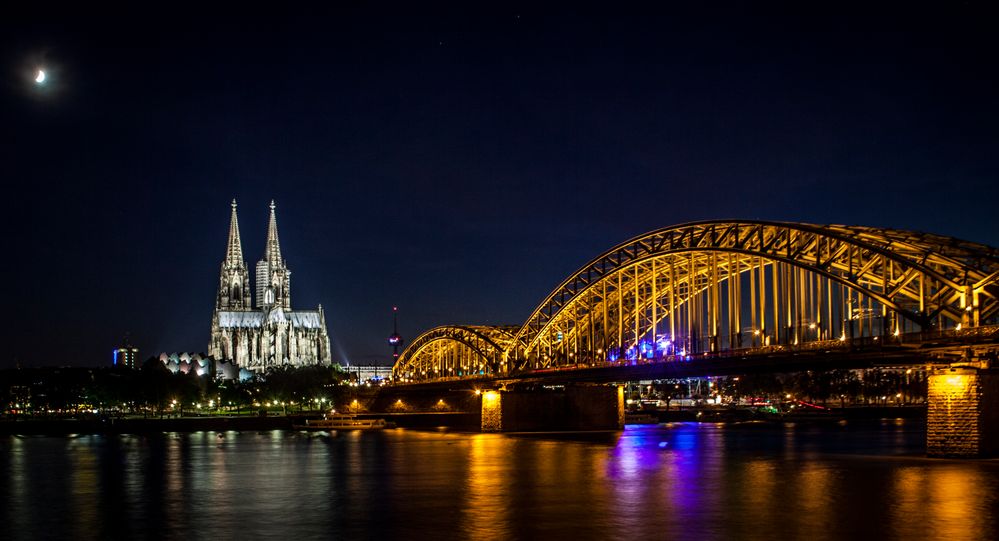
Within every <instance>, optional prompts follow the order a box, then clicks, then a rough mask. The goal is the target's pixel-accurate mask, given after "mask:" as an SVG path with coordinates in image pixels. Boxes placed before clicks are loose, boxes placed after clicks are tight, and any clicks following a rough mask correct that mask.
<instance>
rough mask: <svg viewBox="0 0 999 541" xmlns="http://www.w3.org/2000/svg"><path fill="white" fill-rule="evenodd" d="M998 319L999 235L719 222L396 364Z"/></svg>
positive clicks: (579, 363) (664, 350)
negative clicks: (987, 239) (967, 237)
mask: <svg viewBox="0 0 999 541" xmlns="http://www.w3.org/2000/svg"><path fill="white" fill-rule="evenodd" d="M997 322H999V250H997V249H996V248H993V247H990V246H986V245H982V244H976V243H973V242H968V241H963V240H959V239H955V238H951V237H945V236H940V235H933V234H927V233H918V232H912V231H902V230H894V229H880V228H872V227H859V226H843V225H814V224H801V223H783V222H765V221H706V222H697V223H688V224H682V225H677V226H672V227H666V228H663V229H659V230H656V231H652V232H649V233H646V234H644V235H640V236H638V237H635V238H633V239H631V240H628V241H626V242H624V243H622V244H619V245H618V246H615V247H613V248H611V249H610V250H608V251H606V252H604V253H603V254H600V255H599V256H597V257H596V258H594V259H593V260H592V261H590V262H589V263H587V264H586V265H584V266H583V267H581V268H580V269H579V270H577V271H576V272H574V273H572V274H571V275H570V276H569V277H568V278H566V279H565V280H564V281H563V282H562V283H561V284H559V285H558V286H557V287H556V288H555V289H554V290H553V291H552V292H551V293H550V294H549V295H548V296H547V297H546V298H545V299H544V300H542V301H541V303H540V304H539V305H538V306H537V307H536V308H535V309H534V311H533V312H531V314H530V316H529V317H528V318H527V319H526V321H525V322H524V323H523V324H522V325H519V326H503V327H498V326H442V327H437V328H434V329H431V330H429V331H427V332H425V333H424V334H422V335H420V336H419V337H418V338H417V339H416V340H414V341H413V343H412V344H410V345H409V347H407V348H406V350H405V351H403V352H402V354H401V355H400V357H399V359H398V361H397V362H396V365H395V367H394V369H393V372H394V377H395V380H396V381H397V382H409V383H418V382H431V381H442V380H453V379H476V378H479V379H481V378H509V377H523V376H525V375H530V374H538V373H544V372H550V371H563V370H570V369H577V368H581V367H613V366H620V365H635V364H636V363H673V362H685V361H690V360H692V359H698V358H700V357H717V356H731V355H733V354H734V353H738V354H739V355H753V354H757V353H774V352H786V353H794V352H798V351H814V350H818V349H822V350H828V349H835V348H837V347H847V346H851V347H852V346H854V345H856V344H858V343H863V344H869V345H874V344H878V343H879V344H886V343H893V344H896V345H901V344H903V343H905V342H907V341H908V342H911V341H913V340H917V338H916V337H922V338H925V337H934V338H935V339H939V338H941V337H946V336H950V337H954V336H962V337H964V339H963V340H962V341H961V342H962V344H966V343H968V342H969V340H970V342H972V343H974V342H975V340H976V338H975V337H976V336H984V337H985V338H986V341H993V340H994V339H995V337H996V334H997V333H996V332H994V331H995V329H996V327H994V326H995V325H996V324H997ZM969 337H970V339H969ZM879 341H880V342H879Z"/></svg>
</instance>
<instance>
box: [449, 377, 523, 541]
mask: <svg viewBox="0 0 999 541" xmlns="http://www.w3.org/2000/svg"><path fill="white" fill-rule="evenodd" d="M487 394H488V393H487ZM501 438H502V436H498V435H493V434H476V435H474V436H472V437H471V442H470V444H469V456H468V469H469V472H468V497H467V500H466V505H465V506H464V508H463V512H464V514H465V515H466V516H465V520H462V521H461V524H462V525H463V526H462V527H463V529H465V533H466V534H467V535H468V538H469V539H504V538H509V537H510V517H509V516H508V511H509V509H510V507H511V503H510V502H508V501H507V498H508V497H509V494H510V491H509V490H508V488H507V485H508V484H509V483H511V482H513V481H515V479H512V478H511V477H512V476H511V475H510V471H508V465H507V462H506V459H507V458H508V457H507V456H506V454H505V451H507V450H508V444H509V442H506V441H503V440H501Z"/></svg>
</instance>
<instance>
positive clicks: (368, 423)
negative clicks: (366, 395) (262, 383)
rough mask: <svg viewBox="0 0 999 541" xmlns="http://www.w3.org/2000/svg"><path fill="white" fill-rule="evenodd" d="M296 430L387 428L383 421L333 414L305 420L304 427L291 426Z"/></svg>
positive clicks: (387, 425)
mask: <svg viewBox="0 0 999 541" xmlns="http://www.w3.org/2000/svg"><path fill="white" fill-rule="evenodd" d="M292 428H295V429H296V430H382V429H384V428H389V424H388V423H386V422H385V419H358V418H357V416H356V415H346V414H335V415H327V416H326V417H325V418H323V419H306V421H305V424H304V425H292Z"/></svg>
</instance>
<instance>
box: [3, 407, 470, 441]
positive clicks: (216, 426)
mask: <svg viewBox="0 0 999 541" xmlns="http://www.w3.org/2000/svg"><path fill="white" fill-rule="evenodd" d="M318 417H320V415H318V414H309V415H287V416H283V415H282V416H274V415H269V416H266V417H258V416H197V417H164V418H158V417H150V418H141V417H123V418H113V417H101V418H96V417H95V418H89V419H65V418H31V417H25V418H20V419H16V420H3V421H0V434H16V435H24V436H35V435H38V436H59V435H67V434H144V433H153V432H201V431H210V432H225V431H229V430H236V431H261V430H286V429H291V428H292V426H293V425H300V424H304V422H305V420H306V419H316V418H318ZM358 417H359V418H361V419H376V418H380V419H385V420H386V421H391V422H393V423H395V424H396V426H399V427H403V428H416V429H432V428H437V427H448V428H451V429H455V430H478V428H479V424H480V421H479V416H478V415H477V414H474V413H454V412H444V413H382V414H376V413H368V414H360V415H358Z"/></svg>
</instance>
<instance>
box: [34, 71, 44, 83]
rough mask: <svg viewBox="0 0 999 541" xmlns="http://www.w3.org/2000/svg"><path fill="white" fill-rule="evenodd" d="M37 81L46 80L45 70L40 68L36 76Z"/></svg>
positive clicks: (42, 81)
mask: <svg viewBox="0 0 999 541" xmlns="http://www.w3.org/2000/svg"><path fill="white" fill-rule="evenodd" d="M35 82H36V83H44V82H45V70H38V75H36V76H35Z"/></svg>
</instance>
